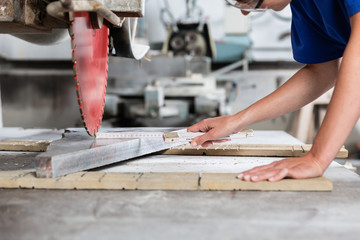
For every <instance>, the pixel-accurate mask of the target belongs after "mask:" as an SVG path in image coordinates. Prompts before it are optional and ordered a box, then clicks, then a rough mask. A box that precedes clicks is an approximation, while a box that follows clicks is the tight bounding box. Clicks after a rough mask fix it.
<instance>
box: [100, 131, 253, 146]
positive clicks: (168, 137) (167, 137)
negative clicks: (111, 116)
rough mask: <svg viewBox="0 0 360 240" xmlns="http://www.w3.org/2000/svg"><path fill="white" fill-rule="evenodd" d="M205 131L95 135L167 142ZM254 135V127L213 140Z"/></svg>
mask: <svg viewBox="0 0 360 240" xmlns="http://www.w3.org/2000/svg"><path fill="white" fill-rule="evenodd" d="M203 134H205V133H203V132H98V133H96V134H95V137H96V138H98V139H110V138H163V139H164V141H165V142H168V143H174V142H190V141H192V140H193V139H194V138H196V137H198V136H201V135H203ZM252 136H254V131H253V130H252V129H249V130H243V131H240V132H238V133H234V134H231V135H229V136H227V137H224V138H220V139H212V140H226V139H229V140H231V139H239V138H246V137H252Z"/></svg>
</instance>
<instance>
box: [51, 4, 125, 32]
mask: <svg viewBox="0 0 360 240" xmlns="http://www.w3.org/2000/svg"><path fill="white" fill-rule="evenodd" d="M46 11H47V12H48V14H50V15H51V16H53V17H55V18H58V19H60V20H63V21H64V20H65V21H66V19H65V15H64V13H65V12H96V13H97V14H99V15H100V16H101V17H103V18H105V19H106V20H108V21H109V22H110V23H112V24H114V25H115V26H117V27H121V26H122V22H123V21H122V20H121V19H120V18H119V17H118V16H116V14H115V13H113V12H112V11H111V10H110V9H108V8H107V7H106V6H104V5H103V4H101V3H100V2H98V1H92V0H89V1H72V0H60V1H56V2H52V3H50V4H48V5H47V7H46Z"/></svg>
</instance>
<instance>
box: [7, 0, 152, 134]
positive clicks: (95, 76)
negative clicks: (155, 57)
mask: <svg viewBox="0 0 360 240" xmlns="http://www.w3.org/2000/svg"><path fill="white" fill-rule="evenodd" d="M144 1H145V0H118V1H113V0H59V1H51V0H28V1H21V3H20V4H19V2H18V1H16V0H10V1H9V0H0V6H1V12H0V33H10V34H12V35H14V36H16V37H19V38H22V39H24V40H27V41H30V42H33V43H40V44H51V43H55V42H56V41H58V37H54V34H58V33H59V32H61V31H56V30H58V29H66V28H68V29H69V33H70V37H71V46H72V56H73V57H72V60H73V69H74V78H75V82H76V91H77V95H78V102H79V109H80V113H81V117H82V120H83V123H84V126H85V129H86V131H87V132H88V133H89V135H91V136H93V135H94V134H95V133H96V132H97V131H98V129H99V127H100V124H101V120H102V116H103V109H104V102H105V94H106V82H107V69H108V55H109V48H110V50H111V53H112V54H113V55H115V56H120V57H127V58H134V59H137V60H139V59H141V58H143V57H144V56H145V54H146V53H147V51H148V50H149V47H148V46H143V45H136V44H133V39H134V37H135V35H134V34H133V33H132V28H131V26H134V27H133V30H135V28H136V19H137V18H138V17H142V16H143V14H144ZM20 5H21V6H20ZM29 12H30V13H31V14H29ZM15 13H16V14H15ZM29 16H30V17H29ZM130 19H131V20H130ZM131 21H132V22H133V23H134V24H131ZM109 28H110V31H109ZM24 33H26V34H24ZM39 34H42V35H44V38H43V40H44V41H39V40H38V39H39ZM40 39H41V38H40ZM109 39H110V40H111V41H110V43H111V44H109Z"/></svg>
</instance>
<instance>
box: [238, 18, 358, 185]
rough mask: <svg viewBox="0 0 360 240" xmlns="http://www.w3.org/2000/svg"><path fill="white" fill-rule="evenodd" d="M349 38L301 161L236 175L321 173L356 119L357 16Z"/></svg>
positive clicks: (253, 177)
mask: <svg viewBox="0 0 360 240" xmlns="http://www.w3.org/2000/svg"><path fill="white" fill-rule="evenodd" d="M350 21H351V29H352V30H351V36H350V41H349V43H348V45H347V47H346V50H345V53H344V56H343V60H342V63H341V67H340V71H339V76H338V80H337V81H336V85H335V89H334V93H333V96H332V99H331V101H330V104H329V108H328V111H327V113H326V116H325V119H324V121H323V123H322V125H321V127H320V129H319V132H318V134H317V136H316V138H315V141H314V144H313V147H312V149H311V150H310V152H309V154H307V155H306V156H304V157H300V158H294V159H285V160H282V161H279V162H276V163H273V164H270V165H267V166H262V167H258V168H254V169H252V170H249V171H246V172H244V173H242V174H240V175H239V178H242V179H245V180H248V181H250V180H252V181H262V180H270V181H278V180H280V179H282V178H284V177H292V178H309V177H316V176H320V175H322V174H323V173H324V171H325V170H326V168H327V167H328V166H329V165H330V163H331V161H332V160H333V159H334V158H335V156H336V154H337V152H338V151H339V149H340V148H341V146H342V145H343V144H344V142H345V140H346V138H347V137H348V136H349V134H350V132H351V130H352V129H353V127H354V125H355V124H356V122H357V121H358V119H359V117H360V13H357V14H355V15H354V16H353V17H351V20H350Z"/></svg>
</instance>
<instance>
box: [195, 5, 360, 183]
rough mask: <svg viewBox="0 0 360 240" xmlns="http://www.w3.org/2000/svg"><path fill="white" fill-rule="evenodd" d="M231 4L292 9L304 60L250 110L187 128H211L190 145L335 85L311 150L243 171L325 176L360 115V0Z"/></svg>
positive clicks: (263, 176) (296, 49)
mask: <svg viewBox="0 0 360 240" xmlns="http://www.w3.org/2000/svg"><path fill="white" fill-rule="evenodd" d="M229 2H230V3H231V4H232V5H234V6H235V7H238V8H240V9H241V10H242V12H243V14H248V13H249V11H252V10H257V9H272V10H275V11H279V10H282V9H283V8H284V7H286V6H287V5H288V4H290V6H291V10H292V28H291V40H292V48H293V54H294V59H295V60H296V61H298V62H301V63H304V64H306V66H305V67H303V68H302V69H300V70H299V71H298V72H297V73H296V74H295V75H294V76H292V77H291V78H290V79H289V80H288V81H287V82H286V83H285V84H284V85H283V86H281V87H280V88H279V89H277V90H276V91H274V92H273V93H272V94H270V95H268V96H267V97H265V98H263V99H261V100H260V101H258V102H256V103H255V104H253V105H251V106H250V107H248V108H247V109H245V110H243V111H241V112H239V113H237V114H235V115H232V116H224V117H218V118H212V119H206V120H203V121H201V122H200V123H197V124H195V125H193V126H191V127H189V128H188V131H192V132H198V131H202V132H207V133H206V134H204V135H202V136H200V137H198V138H195V139H194V140H193V141H192V142H191V144H192V145H193V146H197V145H204V144H205V145H208V144H211V141H210V140H211V139H217V138H221V137H224V136H227V135H229V134H231V133H234V132H237V131H239V130H241V129H244V128H245V127H246V126H247V125H250V124H253V123H257V122H261V121H266V120H270V119H273V118H276V117H278V116H281V115H283V114H287V113H290V112H292V111H295V110H297V109H299V108H301V107H303V106H305V105H306V104H308V103H310V102H312V101H313V100H315V99H316V98H318V97H320V96H321V95H322V94H323V93H325V92H326V91H327V90H329V89H330V88H332V87H335V88H334V93H333V96H332V99H331V101H330V104H329V107H328V111H327V114H326V116H325V119H324V121H323V123H322V125H321V127H320V129H319V132H318V134H317V136H316V138H315V140H314V143H313V147H312V149H311V150H310V152H309V153H308V154H307V155H305V156H303V157H299V158H289V159H284V160H281V161H278V162H274V163H272V164H269V165H265V166H260V167H256V168H254V169H251V170H249V171H245V172H243V173H240V174H239V176H238V177H239V178H240V179H243V180H245V181H253V182H258V181H263V180H268V181H279V180H281V179H283V178H285V177H290V178H297V179H301V178H311V177H318V176H321V175H322V174H323V173H324V171H325V170H326V168H327V167H328V166H329V165H330V163H331V161H332V160H333V159H334V158H335V156H336V154H337V152H338V151H339V150H340V148H341V146H342V145H343V144H344V142H345V140H346V138H347V137H348V136H349V134H350V132H351V130H352V128H353V127H354V126H355V124H356V122H357V121H358V119H359V116H360V93H359V89H360V13H359V12H360V0H306V1H304V0H292V1H291V0H238V1H235V0H234V1H230V0H229Z"/></svg>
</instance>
